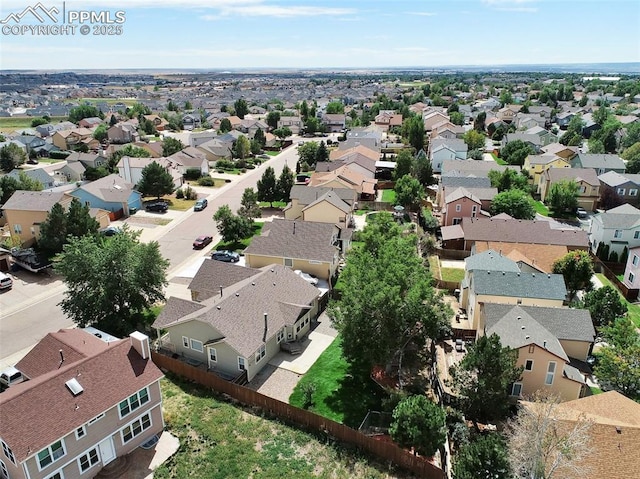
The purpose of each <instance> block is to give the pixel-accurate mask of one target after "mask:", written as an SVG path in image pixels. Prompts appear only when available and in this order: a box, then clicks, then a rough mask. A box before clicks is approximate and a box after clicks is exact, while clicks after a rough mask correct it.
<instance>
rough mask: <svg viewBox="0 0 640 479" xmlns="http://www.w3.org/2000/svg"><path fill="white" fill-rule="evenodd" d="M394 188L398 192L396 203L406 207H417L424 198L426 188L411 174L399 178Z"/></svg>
mask: <svg viewBox="0 0 640 479" xmlns="http://www.w3.org/2000/svg"><path fill="white" fill-rule="evenodd" d="M393 189H394V191H395V192H396V203H397V204H399V205H402V206H404V207H405V208H409V209H414V208H416V207H417V206H418V205H419V204H420V202H421V201H422V198H424V188H423V187H422V185H421V184H420V182H419V181H418V180H417V179H416V178H414V177H413V176H411V175H404V176H403V177H402V178H400V179H399V180H397V181H396V185H395V187H394V188H393Z"/></svg>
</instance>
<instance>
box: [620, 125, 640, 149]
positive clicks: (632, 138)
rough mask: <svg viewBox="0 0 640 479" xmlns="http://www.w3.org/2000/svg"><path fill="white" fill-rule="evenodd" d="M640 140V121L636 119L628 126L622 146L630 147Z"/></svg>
mask: <svg viewBox="0 0 640 479" xmlns="http://www.w3.org/2000/svg"><path fill="white" fill-rule="evenodd" d="M639 142H640V122H638V121H634V122H633V123H631V124H630V125H628V126H627V131H626V133H625V135H624V136H623V137H622V142H621V143H620V146H621V147H622V148H629V147H630V146H631V145H633V144H635V143H639Z"/></svg>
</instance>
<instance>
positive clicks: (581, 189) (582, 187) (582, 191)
mask: <svg viewBox="0 0 640 479" xmlns="http://www.w3.org/2000/svg"><path fill="white" fill-rule="evenodd" d="M586 192H587V187H586V186H581V187H580V193H582V194H585V193H586Z"/></svg>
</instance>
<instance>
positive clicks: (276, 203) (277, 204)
mask: <svg viewBox="0 0 640 479" xmlns="http://www.w3.org/2000/svg"><path fill="white" fill-rule="evenodd" d="M259 205H260V208H272V207H273V208H284V207H285V206H287V203H285V202H284V201H274V202H273V203H269V202H268V201H261V202H260V203H259Z"/></svg>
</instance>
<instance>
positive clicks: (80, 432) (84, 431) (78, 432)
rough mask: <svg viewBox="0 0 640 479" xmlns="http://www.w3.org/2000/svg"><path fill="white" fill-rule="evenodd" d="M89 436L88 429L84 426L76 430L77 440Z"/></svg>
mask: <svg viewBox="0 0 640 479" xmlns="http://www.w3.org/2000/svg"><path fill="white" fill-rule="evenodd" d="M86 435H87V428H86V427H85V426H84V425H82V426H80V427H79V428H78V429H76V439H80V438H81V437H84V436H86Z"/></svg>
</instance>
